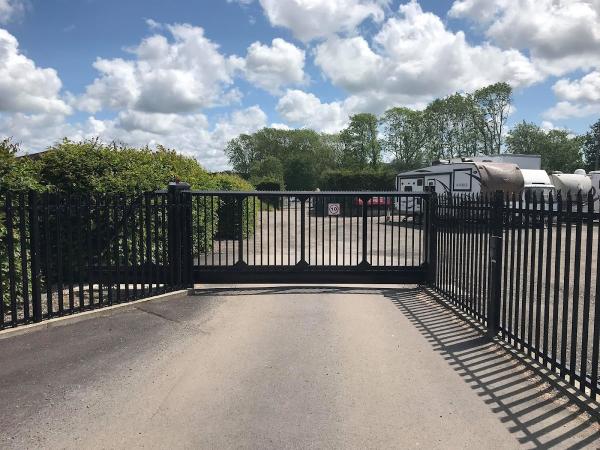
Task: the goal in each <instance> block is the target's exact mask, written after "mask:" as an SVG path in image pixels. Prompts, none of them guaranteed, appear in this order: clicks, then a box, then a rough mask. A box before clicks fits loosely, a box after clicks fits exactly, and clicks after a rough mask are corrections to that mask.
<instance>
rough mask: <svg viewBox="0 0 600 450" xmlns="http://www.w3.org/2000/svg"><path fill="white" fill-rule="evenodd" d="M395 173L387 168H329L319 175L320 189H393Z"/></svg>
mask: <svg viewBox="0 0 600 450" xmlns="http://www.w3.org/2000/svg"><path fill="white" fill-rule="evenodd" d="M395 185H396V173H395V172H393V171H389V170H372V169H364V170H329V171H327V172H325V173H324V174H323V176H322V177H321V186H320V188H321V190H322V191H393V190H395Z"/></svg>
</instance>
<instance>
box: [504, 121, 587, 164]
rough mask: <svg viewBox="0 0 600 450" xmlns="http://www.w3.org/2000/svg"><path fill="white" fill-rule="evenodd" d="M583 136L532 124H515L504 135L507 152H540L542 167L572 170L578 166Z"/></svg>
mask: <svg viewBox="0 0 600 450" xmlns="http://www.w3.org/2000/svg"><path fill="white" fill-rule="evenodd" d="M582 144H583V139H582V137H580V136H572V135H571V134H570V133H569V132H568V131H566V130H550V131H544V130H542V129H541V128H540V127H538V126H537V125H535V124H533V123H527V122H522V123H520V124H518V125H516V126H515V127H514V128H513V129H512V130H511V131H510V133H509V134H508V136H507V137H506V145H507V150H508V152H509V153H517V154H524V155H541V157H542V169H544V170H546V171H548V172H552V171H555V170H559V171H562V172H567V173H572V172H574V171H575V170H576V169H578V168H581V166H582V164H583V162H582V159H581V148H582Z"/></svg>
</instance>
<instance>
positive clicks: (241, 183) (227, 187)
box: [214, 174, 256, 239]
mask: <svg viewBox="0 0 600 450" xmlns="http://www.w3.org/2000/svg"><path fill="white" fill-rule="evenodd" d="M214 179H215V183H216V184H217V189H218V190H220V191H245V192H249V191H253V190H254V187H253V186H252V185H251V184H250V183H249V182H247V181H246V180H244V179H242V178H240V177H238V176H237V175H229V174H218V175H214ZM238 202H239V197H235V196H231V197H221V201H220V202H219V206H218V211H217V232H216V236H215V237H216V239H237V238H238V237H239V234H238V233H239V228H238V227H239V224H240V221H239V203H238ZM255 204H256V202H252V200H251V199H248V198H245V199H244V200H243V204H242V234H243V236H244V238H246V237H247V236H248V235H252V233H254V215H255V208H254V205H255Z"/></svg>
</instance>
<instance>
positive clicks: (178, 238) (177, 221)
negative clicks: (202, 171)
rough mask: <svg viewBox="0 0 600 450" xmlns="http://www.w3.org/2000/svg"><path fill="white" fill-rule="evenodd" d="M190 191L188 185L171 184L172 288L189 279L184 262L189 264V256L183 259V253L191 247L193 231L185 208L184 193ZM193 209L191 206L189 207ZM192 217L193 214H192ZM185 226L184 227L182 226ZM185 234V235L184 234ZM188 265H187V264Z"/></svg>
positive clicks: (169, 192)
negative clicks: (184, 247) (189, 240)
mask: <svg viewBox="0 0 600 450" xmlns="http://www.w3.org/2000/svg"><path fill="white" fill-rule="evenodd" d="M189 190H190V185H189V184H187V183H175V182H172V183H169V188H168V196H169V199H168V200H169V208H168V211H169V215H168V234H169V245H168V246H169V266H170V269H171V270H170V272H171V274H172V279H171V287H174V286H181V285H182V283H183V282H184V280H186V279H187V278H188V273H189V268H188V270H184V267H183V266H184V264H183V263H184V261H185V262H186V263H187V261H188V258H187V256H186V257H185V259H184V258H183V256H184V255H183V253H182V251H183V250H184V249H183V246H184V244H185V246H186V247H189V242H188V237H187V234H190V238H191V233H187V231H188V229H189V230H191V224H189V225H188V224H187V219H188V214H187V209H188V208H185V207H184V204H183V203H184V195H183V194H184V192H186V191H189ZM187 199H189V200H191V196H190V195H188V196H187ZM189 206H190V208H191V204H190V205H189ZM190 213H191V211H190ZM190 216H191V214H190ZM182 225H183V226H182ZM184 232H185V234H184ZM189 252H191V248H187V249H186V255H187V253H189ZM186 265H187V264H186Z"/></svg>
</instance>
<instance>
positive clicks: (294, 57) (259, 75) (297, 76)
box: [244, 38, 305, 94]
mask: <svg viewBox="0 0 600 450" xmlns="http://www.w3.org/2000/svg"><path fill="white" fill-rule="evenodd" d="M304 58H305V54H304V50H302V49H299V48H298V47H296V46H295V45H293V44H291V43H289V42H287V41H285V40H283V39H281V38H275V39H273V41H272V43H271V46H268V45H263V44H261V43H260V42H254V43H253V44H252V45H250V47H248V53H247V55H246V58H245V61H244V63H245V64H244V72H245V75H246V78H247V79H248V81H250V82H251V83H252V84H254V85H256V86H258V87H260V88H262V89H265V90H266V91H269V92H271V93H275V94H276V93H278V92H280V89H281V87H282V86H286V85H294V84H302V83H303V82H304V81H305V74H304Z"/></svg>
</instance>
